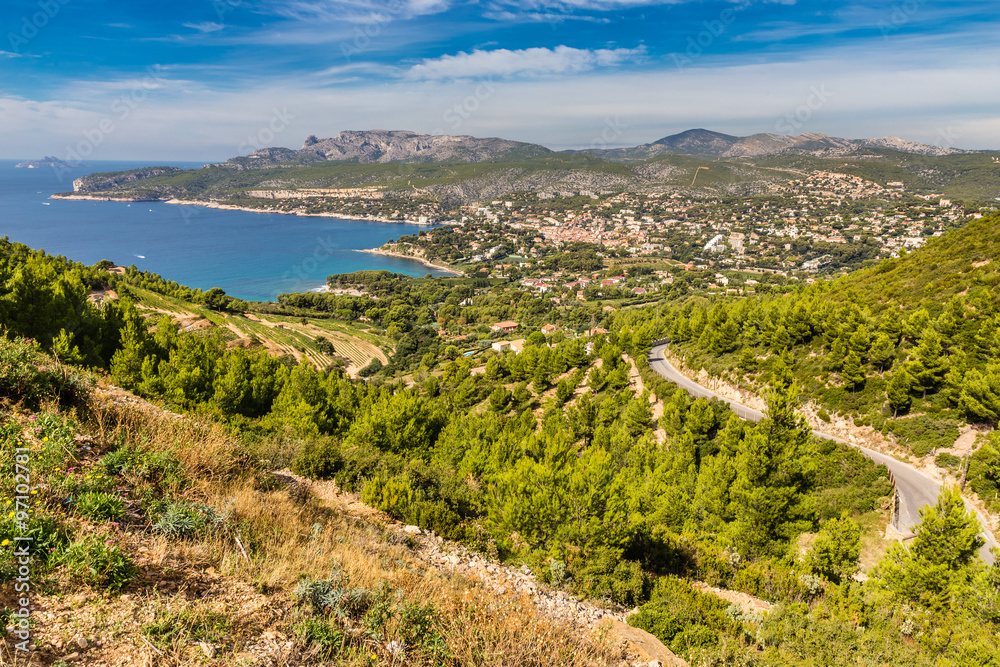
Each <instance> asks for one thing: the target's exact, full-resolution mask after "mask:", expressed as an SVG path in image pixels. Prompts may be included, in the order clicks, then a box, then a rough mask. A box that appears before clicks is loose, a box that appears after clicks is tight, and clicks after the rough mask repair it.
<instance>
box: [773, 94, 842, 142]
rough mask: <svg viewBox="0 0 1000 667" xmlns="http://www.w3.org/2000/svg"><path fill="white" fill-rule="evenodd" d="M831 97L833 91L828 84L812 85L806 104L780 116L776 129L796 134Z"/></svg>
mask: <svg viewBox="0 0 1000 667" xmlns="http://www.w3.org/2000/svg"><path fill="white" fill-rule="evenodd" d="M831 97H833V92H831V91H829V90H827V88H826V84H823V85H821V86H819V87H816V86H810V87H809V96H808V97H807V98H806V102H805V104H802V105H800V106H799V107H798V108H797V109H795V110H794V111H789V112H788V113H786V114H785V115H784V116H782V117H781V118H779V119H778V120H777V122H775V124H774V131H775V132H777V133H778V134H784V135H788V136H791V135H793V134H795V133H796V132H798V131H799V130H801V129H802V127H803V126H804V125H805V124H806V123H808V122H809V121H810V120H812V117H813V114H815V113H816V112H817V111H819V110H820V109H822V108H823V106H824V105H825V104H826V103H827V102H828V101H829V100H830V98H831Z"/></svg>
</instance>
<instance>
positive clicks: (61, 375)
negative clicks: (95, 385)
mask: <svg viewBox="0 0 1000 667" xmlns="http://www.w3.org/2000/svg"><path fill="white" fill-rule="evenodd" d="M91 385H92V380H90V379H89V378H87V376H85V375H84V374H83V373H82V372H81V371H80V370H79V369H77V368H75V367H73V366H65V365H62V364H59V363H58V362H56V361H55V360H54V359H52V358H51V357H50V356H48V355H47V354H44V353H43V352H42V348H41V345H39V344H38V342H37V341H34V340H32V339H30V338H21V337H17V338H7V337H5V336H4V337H0V395H2V396H9V397H11V398H14V399H16V400H23V401H25V402H26V403H28V404H29V405H38V404H39V403H40V402H41V401H42V400H44V399H57V400H61V401H66V402H73V401H76V400H78V399H80V398H81V397H82V395H83V394H84V393H85V392H86V391H87V390H88V388H89V387H90V386H91Z"/></svg>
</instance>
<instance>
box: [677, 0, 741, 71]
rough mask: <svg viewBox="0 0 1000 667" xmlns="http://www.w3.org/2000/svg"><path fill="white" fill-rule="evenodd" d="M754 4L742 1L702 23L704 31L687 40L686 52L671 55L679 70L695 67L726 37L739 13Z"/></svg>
mask: <svg viewBox="0 0 1000 667" xmlns="http://www.w3.org/2000/svg"><path fill="white" fill-rule="evenodd" d="M752 4H753V0H740V1H739V2H737V3H735V4H734V6H732V7H727V8H726V9H723V10H722V11H721V12H719V15H718V16H717V17H716V18H714V19H711V20H705V21H702V22H701V25H702V27H703V28H704V30H701V31H699V32H698V33H697V34H694V35H692V36H690V37H688V38H687V43H686V45H685V48H684V51H683V52H682V53H671V54H670V57H671V58H672V59H673V61H674V65H675V66H676V67H677V69H679V70H682V69H684V68H686V67H690V66H691V65H693V64H694V61H695V60H697V59H698V58H700V57H701V56H702V55H704V53H705V51H706V50H708V49H709V48H711V46H712V44H714V43H715V40H717V39H718V38H719V37H721V36H722V35H724V34H725V33H726V31H727V30H728V29H729V26H731V25H732V24H733V23H735V22H736V18H737V16H738V15H739V13H740V12H741V11H743V10H744V9H746V8H748V7H750V6H751V5H752Z"/></svg>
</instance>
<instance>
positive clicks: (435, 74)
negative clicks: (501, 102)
mask: <svg viewBox="0 0 1000 667" xmlns="http://www.w3.org/2000/svg"><path fill="white" fill-rule="evenodd" d="M645 53H646V49H645V47H642V46H640V47H638V48H635V49H575V48H573V47H570V46H557V47H555V48H554V49H547V48H542V47H535V48H530V49H517V50H510V49H493V50H492V51H480V50H475V51H472V52H471V53H465V52H463V51H460V52H458V53H457V54H455V55H445V56H441V57H440V58H428V59H426V60H424V61H423V62H421V63H420V64H419V65H414V66H413V67H411V68H410V69H409V71H408V72H407V73H406V78H408V79H467V78H479V77H487V76H500V77H505V76H516V75H527V76H540V75H546V74H572V73H575V72H585V71H588V70H592V69H594V68H596V67H614V66H617V65H622V64H624V63H628V62H636V61H638V60H641V59H642V57H643V56H644V55H645Z"/></svg>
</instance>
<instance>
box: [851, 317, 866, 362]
mask: <svg viewBox="0 0 1000 667" xmlns="http://www.w3.org/2000/svg"><path fill="white" fill-rule="evenodd" d="M871 344H872V340H871V336H869V335H868V328H867V327H865V326H864V325H861V326H860V327H858V328H857V329H856V330H855V331H854V333H852V334H851V337H850V338H848V339H847V347H848V349H850V351H851V352H853V353H855V354H856V355H858V358H859V359H865V358H866V357H867V356H868V352H869V348H871Z"/></svg>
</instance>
